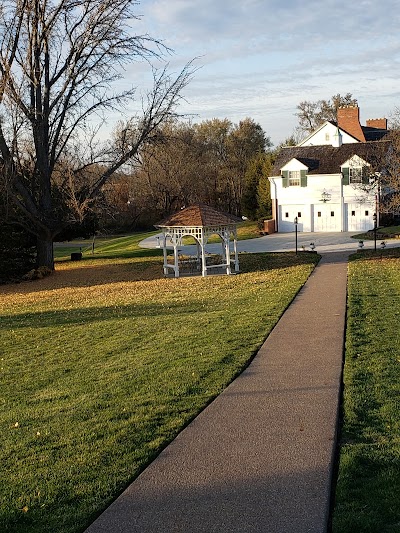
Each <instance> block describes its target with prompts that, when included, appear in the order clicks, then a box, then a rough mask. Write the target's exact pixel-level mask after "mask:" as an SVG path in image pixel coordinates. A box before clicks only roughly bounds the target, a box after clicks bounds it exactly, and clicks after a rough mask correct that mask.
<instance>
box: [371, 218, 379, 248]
mask: <svg viewBox="0 0 400 533" xmlns="http://www.w3.org/2000/svg"><path fill="white" fill-rule="evenodd" d="M377 219H378V217H377V216H376V213H374V214H373V216H372V220H373V221H374V251H375V252H376V230H377V224H376V223H377Z"/></svg>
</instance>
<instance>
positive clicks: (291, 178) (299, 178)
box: [282, 170, 307, 187]
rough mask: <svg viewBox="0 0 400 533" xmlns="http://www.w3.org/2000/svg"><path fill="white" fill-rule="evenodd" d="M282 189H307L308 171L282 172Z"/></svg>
mask: <svg viewBox="0 0 400 533" xmlns="http://www.w3.org/2000/svg"><path fill="white" fill-rule="evenodd" d="M282 187H307V171H306V170H282Z"/></svg>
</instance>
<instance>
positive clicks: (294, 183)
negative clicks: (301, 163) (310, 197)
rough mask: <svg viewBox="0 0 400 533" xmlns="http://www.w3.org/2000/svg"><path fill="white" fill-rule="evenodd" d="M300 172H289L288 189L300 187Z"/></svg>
mask: <svg viewBox="0 0 400 533" xmlns="http://www.w3.org/2000/svg"><path fill="white" fill-rule="evenodd" d="M300 183H301V181H300V170H290V171H289V187H300Z"/></svg>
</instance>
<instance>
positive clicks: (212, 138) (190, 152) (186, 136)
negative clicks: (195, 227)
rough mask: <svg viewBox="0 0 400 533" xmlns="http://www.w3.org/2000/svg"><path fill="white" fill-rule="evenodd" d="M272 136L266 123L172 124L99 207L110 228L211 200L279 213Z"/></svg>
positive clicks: (255, 213)
mask: <svg viewBox="0 0 400 533" xmlns="http://www.w3.org/2000/svg"><path fill="white" fill-rule="evenodd" d="M273 159H274V152H273V151H272V149H271V141H270V139H269V138H268V137H267V136H266V134H265V132H264V131H263V129H262V128H261V126H260V125H259V124H257V123H256V122H254V120H252V119H251V118H246V119H244V120H242V121H240V122H239V123H238V124H233V123H232V122H231V121H229V120H228V119H212V120H206V121H203V122H200V123H198V124H191V123H188V122H183V121H177V120H176V121H169V122H168V123H166V124H165V125H163V126H162V127H161V128H160V131H159V136H158V142H157V143H153V144H150V145H147V146H146V147H145V148H144V149H143V150H141V152H140V157H139V161H138V162H136V164H135V165H133V166H132V168H131V169H130V171H129V170H128V169H125V172H124V173H123V174H122V173H119V175H118V176H115V178H114V179H112V180H111V181H110V182H109V183H108V184H107V186H106V187H105V188H104V189H103V193H102V198H101V201H100V202H99V203H98V204H97V206H96V208H95V209H94V212H95V214H96V216H97V217H98V224H100V226H101V227H102V228H105V229H108V230H112V229H114V230H133V229H136V228H146V227H152V225H153V224H155V223H156V222H158V221H159V220H161V219H162V218H164V217H165V216H168V215H169V214H171V213H173V212H175V211H177V210H179V209H181V208H183V207H185V206H188V205H191V204H195V203H205V204H207V205H210V206H212V207H215V208H216V209H219V210H221V211H224V212H227V213H232V214H235V215H238V216H241V215H244V216H246V217H248V218H250V219H253V220H255V219H261V218H266V217H269V216H270V215H271V201H270V192H269V182H268V179H267V177H268V175H269V174H270V170H271V166H272V163H273Z"/></svg>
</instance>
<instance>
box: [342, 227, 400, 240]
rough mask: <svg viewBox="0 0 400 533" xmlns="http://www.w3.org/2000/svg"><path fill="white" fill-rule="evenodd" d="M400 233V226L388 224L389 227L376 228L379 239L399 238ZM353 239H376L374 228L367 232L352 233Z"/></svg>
mask: <svg viewBox="0 0 400 533" xmlns="http://www.w3.org/2000/svg"><path fill="white" fill-rule="evenodd" d="M398 235H400V226H388V227H382V228H377V230H376V237H377V238H378V239H392V238H393V239H394V238H398V237H397V236H398ZM352 238H353V239H362V240H366V241H367V240H373V239H374V232H373V231H372V230H370V231H367V232H365V233H359V234H357V235H352Z"/></svg>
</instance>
